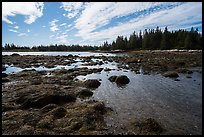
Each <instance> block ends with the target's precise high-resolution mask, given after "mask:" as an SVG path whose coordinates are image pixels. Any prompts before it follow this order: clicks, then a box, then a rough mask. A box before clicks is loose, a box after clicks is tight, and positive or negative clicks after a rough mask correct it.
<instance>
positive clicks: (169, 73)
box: [163, 71, 179, 78]
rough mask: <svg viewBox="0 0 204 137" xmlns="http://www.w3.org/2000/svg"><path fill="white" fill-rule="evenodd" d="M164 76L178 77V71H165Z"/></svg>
mask: <svg viewBox="0 0 204 137" xmlns="http://www.w3.org/2000/svg"><path fill="white" fill-rule="evenodd" d="M163 76H164V77H174V78H177V77H179V75H178V73H177V72H176V71H167V72H165V73H164V74H163Z"/></svg>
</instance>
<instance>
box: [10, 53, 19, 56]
mask: <svg viewBox="0 0 204 137" xmlns="http://www.w3.org/2000/svg"><path fill="white" fill-rule="evenodd" d="M11 56H20V55H19V54H17V53H13V54H12V55H11Z"/></svg>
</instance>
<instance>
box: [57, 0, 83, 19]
mask: <svg viewBox="0 0 204 137" xmlns="http://www.w3.org/2000/svg"><path fill="white" fill-rule="evenodd" d="M61 4H62V5H61V6H60V8H63V9H64V10H65V11H66V12H67V14H63V15H64V16H66V17H68V18H73V17H75V16H77V15H78V14H79V13H80V10H82V9H83V8H84V4H83V2H62V3H61Z"/></svg>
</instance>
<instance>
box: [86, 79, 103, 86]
mask: <svg viewBox="0 0 204 137" xmlns="http://www.w3.org/2000/svg"><path fill="white" fill-rule="evenodd" d="M84 85H85V87H87V88H98V87H99V86H100V85H101V83H100V82H99V81H98V80H97V79H88V80H86V81H84Z"/></svg>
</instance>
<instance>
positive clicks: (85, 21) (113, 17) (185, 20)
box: [75, 2, 202, 42]
mask: <svg viewBox="0 0 204 137" xmlns="http://www.w3.org/2000/svg"><path fill="white" fill-rule="evenodd" d="M192 4H193V5H194V6H192ZM201 12H202V5H201V4H200V3H182V2H173V3H172V2H144V3H143V2H139V3H138V2H128V3H125V2H119V3H112V2H107V3H98V2H97V3H89V4H87V5H86V6H85V9H84V10H83V11H81V16H80V17H79V18H78V19H77V20H76V21H75V28H77V29H78V32H77V34H76V36H79V37H81V38H82V39H83V40H85V41H92V42H94V41H95V42H99V41H104V40H109V41H112V40H114V39H115V38H116V37H117V36H118V35H124V36H128V35H130V34H131V33H132V32H133V31H139V30H144V29H145V28H155V27H156V26H159V27H165V26H168V27H169V28H170V29H174V28H188V27H192V25H193V24H192V20H191V19H193V22H199V21H201V20H202V18H201V17H202V14H200V13H201ZM129 17H130V18H129ZM190 22H191V23H190ZM113 24H114V25H113ZM201 24H202V23H200V24H199V25H201Z"/></svg>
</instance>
